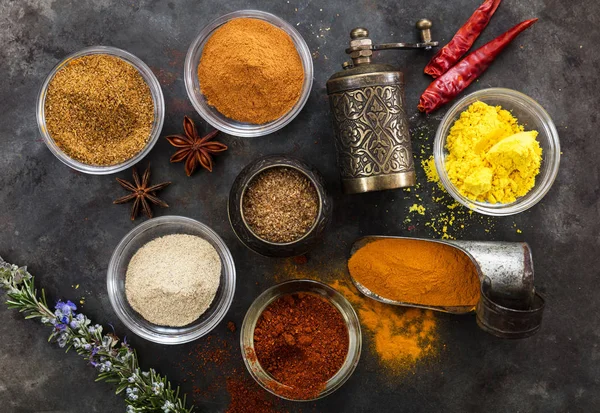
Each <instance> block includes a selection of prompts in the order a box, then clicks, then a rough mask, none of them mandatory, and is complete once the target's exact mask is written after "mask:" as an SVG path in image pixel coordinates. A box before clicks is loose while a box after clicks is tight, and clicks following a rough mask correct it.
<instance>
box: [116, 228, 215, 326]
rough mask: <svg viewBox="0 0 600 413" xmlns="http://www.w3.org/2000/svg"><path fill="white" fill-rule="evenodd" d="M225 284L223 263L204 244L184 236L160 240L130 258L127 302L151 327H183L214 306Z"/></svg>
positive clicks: (200, 239)
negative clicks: (216, 296) (221, 285)
mask: <svg viewBox="0 0 600 413" xmlns="http://www.w3.org/2000/svg"><path fill="white" fill-rule="evenodd" d="M220 279H221V258H220V257H219V253H218V252H217V251H216V250H215V248H214V247H213V246H212V245H211V244H210V243H209V242H208V241H206V240H204V239H202V238H200V237H197V236H194V235H186V234H172V235H166V236H163V237H160V238H156V239H154V240H152V241H150V242H148V243H147V244H145V245H144V246H143V247H141V248H140V249H139V250H138V251H137V252H136V253H135V254H134V255H133V257H132V258H131V261H130V262H129V266H128V267H127V273H126V276H125V294H126V296H127V301H129V304H130V305H131V307H133V309H134V310H135V311H137V312H138V313H139V314H140V315H141V316H142V317H144V318H145V319H146V320H148V321H149V322H151V323H153V324H158V325H163V326H170V327H182V326H185V325H188V324H190V323H192V322H194V321H195V320H197V319H198V318H199V317H200V316H201V315H202V314H204V312H205V311H206V310H207V309H208V307H209V306H210V304H211V303H212V301H213V299H214V298H215V295H216V293H217V289H218V288H219V284H220Z"/></svg>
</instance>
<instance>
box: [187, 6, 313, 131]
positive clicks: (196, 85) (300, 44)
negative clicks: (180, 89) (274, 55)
mask: <svg viewBox="0 0 600 413" xmlns="http://www.w3.org/2000/svg"><path fill="white" fill-rule="evenodd" d="M235 19H256V20H260V21H263V22H267V23H270V24H271V25H273V26H275V27H276V28H278V29H281V30H282V31H283V32H284V33H285V34H287V36H289V38H290V39H291V41H292V42H293V45H294V47H295V49H296V51H297V52H298V56H299V58H300V62H301V65H302V69H303V72H304V79H303V81H302V86H301V89H300V96H299V98H298V99H297V101H296V102H295V104H293V106H292V107H291V109H289V110H288V111H287V112H286V113H284V114H283V115H281V116H280V117H279V118H277V119H274V120H271V121H267V122H266V123H248V122H241V121H237V120H234V119H231V118H229V117H227V116H225V115H223V114H222V113H221V112H219V111H218V110H217V109H216V108H215V107H213V106H211V105H209V103H208V101H207V99H206V97H205V96H204V94H203V93H202V90H201V87H200V79H199V77H198V67H199V65H200V59H201V58H202V54H203V52H204V48H205V46H206V44H207V42H208V41H209V39H210V38H211V36H212V35H213V34H214V33H215V31H217V30H218V29H219V28H220V27H221V26H223V25H225V24H226V23H229V22H231V21H232V20H235ZM251 40H252V39H251V36H248V41H251ZM273 46H275V45H273ZM256 59H257V61H261V59H262V58H261V56H256ZM312 60H313V59H312V55H311V52H310V49H309V48H308V45H307V44H306V41H305V40H304V39H303V38H302V35H300V33H299V32H298V31H297V30H296V29H295V28H294V27H293V26H292V25H291V24H289V23H288V22H286V21H285V20H283V19H281V18H279V17H277V16H275V15H273V14H271V13H266V12H263V11H259V10H238V11H235V12H233V13H228V14H226V15H224V16H221V17H219V18H217V19H215V20H213V21H212V22H210V23H209V24H208V25H207V26H206V27H204V28H203V29H202V30H201V31H200V33H199V34H198V36H197V37H196V38H195V39H194V41H193V42H192V44H191V45H190V47H189V49H188V53H187V56H186V58H185V69H184V81H185V88H186V90H187V94H188V97H189V99H190V101H191V102H192V105H193V106H194V108H195V109H196V111H197V112H198V113H199V114H200V116H202V118H203V119H204V120H206V121H207V122H208V123H209V124H211V125H212V126H213V127H215V128H216V129H219V130H220V131H223V132H225V133H227V134H229V135H233V136H241V137H255V136H263V135H268V134H270V133H272V132H275V131H277V130H279V129H281V128H283V127H284V126H286V125H287V124H288V123H290V122H291V121H292V120H293V119H294V118H295V117H296V116H297V115H298V113H300V111H301V110H302V108H303V107H304V104H305V103H306V101H307V100H308V97H309V95H310V91H311V88H312V83H313V61H312ZM228 64H231V63H230V62H224V63H223V65H228ZM248 73H251V72H249V71H248ZM238 103H239V104H240V105H247V108H248V110H251V109H252V105H251V103H252V102H249V101H246V100H245V99H244V98H242V99H241V101H240V102H237V101H236V104H238Z"/></svg>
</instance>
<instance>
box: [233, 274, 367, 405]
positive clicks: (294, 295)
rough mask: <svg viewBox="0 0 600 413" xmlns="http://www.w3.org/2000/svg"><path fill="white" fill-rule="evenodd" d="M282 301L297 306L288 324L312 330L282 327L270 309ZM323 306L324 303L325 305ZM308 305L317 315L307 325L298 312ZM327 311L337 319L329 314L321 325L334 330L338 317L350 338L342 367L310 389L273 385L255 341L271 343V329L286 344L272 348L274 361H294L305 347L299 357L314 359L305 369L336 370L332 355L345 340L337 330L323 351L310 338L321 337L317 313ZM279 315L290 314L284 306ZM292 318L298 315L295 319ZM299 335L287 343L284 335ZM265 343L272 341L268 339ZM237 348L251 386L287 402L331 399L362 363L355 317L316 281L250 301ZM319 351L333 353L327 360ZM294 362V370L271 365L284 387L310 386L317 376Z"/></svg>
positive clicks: (273, 290) (297, 282) (282, 287)
mask: <svg viewBox="0 0 600 413" xmlns="http://www.w3.org/2000/svg"><path fill="white" fill-rule="evenodd" d="M307 299H308V300H313V301H312V302H308V304H307V305H304V306H303V305H302V304H299V300H300V301H301V300H307ZM282 300H283V301H286V300H288V301H289V302H291V300H293V301H294V303H296V304H297V307H295V308H294V309H293V312H292V318H293V317H296V320H305V321H306V323H308V324H310V326H301V325H300V324H298V325H293V326H292V325H287V326H286V325H279V324H285V323H282V320H281V317H278V310H277V309H276V308H275V306H274V304H275V305H277V304H278V302H281V301H282ZM320 301H321V302H320ZM322 301H325V302H324V303H323V302H322ZM289 302H288V303H289ZM296 304H295V305H296ZM324 304H325V305H324ZM312 305H314V306H315V313H314V314H313V315H312V318H310V319H309V318H308V317H305V316H306V315H304V316H303V315H302V312H303V311H306V310H307V309H310V307H311V306H312ZM329 306H332V307H333V308H332V309H331V311H335V312H336V313H339V314H336V315H335V316H333V314H332V313H329V315H330V316H333V317H331V320H328V319H323V320H322V321H323V323H324V325H326V326H331V325H335V324H336V322H337V320H335V319H336V318H337V317H338V316H341V319H342V320H343V321H342V323H343V326H344V327H345V331H347V334H348V336H347V352H346V356H345V358H343V362H341V366H340V367H339V368H338V369H337V371H336V372H335V373H334V374H333V375H332V376H331V377H329V378H328V379H327V380H326V382H324V383H323V382H315V383H314V386H312V387H299V386H300V385H299V386H294V387H292V386H289V385H287V384H284V383H282V382H281V381H284V380H283V379H282V380H281V381H278V380H277V379H275V378H274V376H273V375H272V374H271V373H269V371H267V368H266V367H265V366H263V365H261V362H260V361H259V359H261V357H264V356H263V355H262V354H261V352H260V343H258V341H260V336H261V335H262V336H268V337H269V338H270V337H271V336H270V332H269V331H266V330H267V329H269V330H270V329H271V328H273V329H275V331H277V332H280V333H282V334H281V336H282V337H283V338H284V339H285V341H286V343H285V345H283V346H282V347H279V348H276V349H275V351H273V352H272V353H271V355H272V356H277V355H278V354H279V355H281V356H282V357H281V358H285V357H286V356H290V357H295V356H294V355H297V354H299V353H298V352H297V350H298V347H303V348H304V349H305V350H304V351H302V353H303V354H309V356H306V357H311V356H310V354H312V356H314V358H315V359H314V360H308V364H307V365H308V366H321V365H323V369H328V368H330V367H332V366H334V368H337V366H338V364H336V359H337V358H338V356H339V354H336V353H335V348H336V347H338V346H339V345H340V342H343V341H344V340H345V339H346V337H342V336H340V337H336V336H337V335H339V334H340V330H335V331H336V332H335V333H334V332H327V333H325V334H326V335H327V337H326V338H327V340H328V344H327V345H323V344H324V343H321V342H318V341H317V340H318V339H317V338H316V337H313V336H312V335H313V334H318V333H320V332H321V331H322V330H321V329H320V327H319V319H320V318H323V317H324V315H323V314H322V313H320V311H327V310H326V307H329ZM281 309H282V310H283V311H282V314H285V311H286V310H288V311H289V308H286V306H285V304H284V305H283V306H282V308H281ZM319 310H320V311H319ZM294 312H295V313H296V314H293V313H294ZM288 314H289V313H288ZM280 315H281V314H280ZM283 318H285V317H283ZM265 321H266V322H267V324H268V323H271V324H272V326H271V327H265ZM257 326H262V327H263V329H262V331H260V329H259V328H257ZM290 327H291V329H290ZM298 329H300V330H301V331H302V332H304V333H305V334H299V335H298V334H297V336H296V337H290V335H289V334H288V332H289V331H288V330H290V331H295V330H298ZM269 341H271V338H270V339H269ZM273 341H276V340H273ZM240 344H241V349H242V357H243V359H244V363H245V365H246V368H247V369H248V371H249V372H250V375H251V376H252V377H253V378H254V380H256V382H257V383H258V384H260V385H261V386H262V387H263V388H264V389H265V390H267V391H269V392H270V393H272V394H274V395H276V396H278V397H280V398H282V399H285V400H291V401H312V400H317V399H320V398H323V397H325V396H328V395H330V394H331V393H333V392H334V391H336V390H337V389H339V388H340V387H341V386H342V385H343V384H344V383H345V382H346V381H347V380H348V379H349V378H350V376H351V375H352V373H353V372H354V370H355V368H356V366H357V364H358V361H359V359H360V352H361V347H362V336H361V330H360V322H359V320H358V317H357V315H356V312H355V311H354V309H353V308H352V305H351V304H350V303H349V302H348V300H346V298H344V296H343V295H342V294H340V293H339V292H338V291H336V290H335V289H333V288H331V287H329V286H328V285H325V284H323V283H320V282H318V281H313V280H292V281H287V282H284V283H281V284H278V285H275V286H273V287H271V288H269V289H267V290H266V291H264V292H263V293H262V294H261V295H260V296H258V298H256V300H254V302H253V303H252V305H251V306H250V308H249V309H248V312H247V313H246V316H245V317H244V321H243V323H242V329H241V333H240ZM313 344H314V345H315V346H316V347H318V351H314V352H311V351H310V346H311V345H313ZM306 346H307V347H306ZM321 346H323V347H324V348H327V349H328V350H331V354H329V353H328V354H323V353H322V352H321ZM263 360H264V358H263ZM278 360H279V359H278ZM294 360H295V361H294V362H296V363H299V364H296V365H295V368H293V369H292V368H289V364H285V363H283V362H281V361H276V362H275V364H277V367H278V369H277V370H278V373H277V374H278V376H279V377H281V376H282V375H287V376H288V379H287V380H285V381H286V382H287V383H290V382H292V383H294V384H296V383H304V384H307V380H308V381H310V380H312V378H313V377H319V374H318V373H317V372H311V371H310V367H308V368H306V366H307V365H304V366H303V365H302V364H304V363H302V362H297V360H296V359H294ZM267 362H268V361H267ZM280 363H281V364H280ZM330 364H331V366H330ZM271 365H273V363H271ZM286 367H288V369H286ZM303 367H304V368H303ZM286 370H288V371H286ZM295 376H297V377H295ZM321 377H323V376H321Z"/></svg>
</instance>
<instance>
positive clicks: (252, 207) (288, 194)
mask: <svg viewBox="0 0 600 413" xmlns="http://www.w3.org/2000/svg"><path fill="white" fill-rule="evenodd" d="M331 205H332V203H331V199H330V198H329V196H328V194H327V192H326V191H325V186H324V181H323V178H322V177H321V175H320V174H319V172H318V171H317V170H316V169H314V168H313V167H311V166H309V165H308V164H306V163H304V162H302V161H300V160H299V159H295V158H291V157H288V156H284V155H272V156H267V157H263V158H260V159H257V160H256V161H254V162H252V163H251V164H249V165H248V166H246V167H245V168H244V169H243V170H242V171H241V172H240V174H239V175H238V176H237V178H236V180H235V181H234V183H233V185H232V187H231V191H230V193H229V203H228V212H229V221H230V222H231V226H232V228H233V230H234V232H235V233H236V235H237V236H238V238H239V239H240V241H242V243H244V244H245V245H246V246H247V247H248V248H250V249H252V250H253V251H255V252H257V253H259V254H261V255H265V256H273V257H293V256H298V255H302V254H304V253H306V252H307V251H308V250H310V249H311V248H313V247H314V246H315V245H316V244H317V243H318V242H319V241H320V240H321V238H322V236H323V234H324V231H325V228H326V226H327V224H328V222H329V220H330V218H331Z"/></svg>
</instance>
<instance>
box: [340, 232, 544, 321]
mask: <svg viewBox="0 0 600 413" xmlns="http://www.w3.org/2000/svg"><path fill="white" fill-rule="evenodd" d="M386 238H388V239H406V240H410V241H415V242H437V243H439V244H445V245H449V246H451V247H453V248H457V249H459V250H461V251H462V252H464V253H465V254H466V255H467V256H468V257H469V258H470V259H471V260H472V261H473V264H475V268H476V269H477V273H478V275H479V280H480V282H481V283H482V284H484V282H485V284H486V286H489V287H490V288H486V294H487V295H491V296H492V298H493V301H494V302H499V303H501V304H502V305H503V306H506V307H507V308H509V309H513V310H527V309H528V308H530V306H531V303H532V302H533V299H534V295H535V290H534V286H533V262H532V258H531V250H530V248H529V245H528V244H527V243H524V242H490V241H455V240H429V239H422V238H409V237H385V236H366V237H362V238H359V239H358V240H357V241H356V242H354V244H353V245H352V249H351V251H350V256H352V255H354V253H355V252H356V251H358V250H359V249H360V248H361V247H363V246H365V245H367V244H368V243H370V242H373V241H377V240H381V239H386ZM350 278H351V279H352V282H353V283H354V285H355V286H356V288H357V289H358V291H360V292H361V293H362V294H364V295H365V296H367V297H369V298H372V299H374V300H377V301H380V302H382V303H385V304H391V305H400V306H405V307H416V308H425V309H430V310H435V311H442V312H445V313H453V314H464V313H469V312H472V311H474V310H475V308H476V306H452V307H446V306H427V305H421V304H413V303H406V302H402V301H396V300H390V299H389V298H386V297H382V296H380V295H378V294H376V293H374V292H373V291H371V290H369V289H368V288H367V287H365V286H364V285H362V284H361V283H360V282H358V281H357V280H355V279H354V277H352V275H350Z"/></svg>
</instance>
